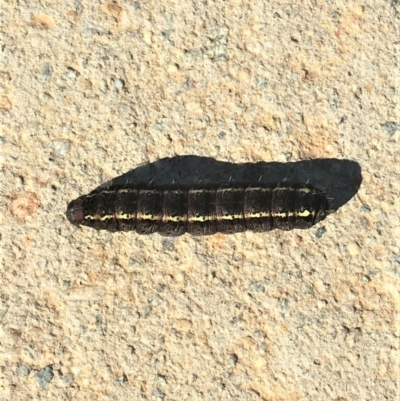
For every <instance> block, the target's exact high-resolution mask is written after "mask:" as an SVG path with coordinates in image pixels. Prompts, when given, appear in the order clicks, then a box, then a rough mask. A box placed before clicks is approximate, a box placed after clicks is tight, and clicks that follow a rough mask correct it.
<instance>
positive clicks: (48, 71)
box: [40, 63, 53, 77]
mask: <svg viewBox="0 0 400 401" xmlns="http://www.w3.org/2000/svg"><path fill="white" fill-rule="evenodd" d="M40 73H41V74H42V75H44V76H45V77H51V76H52V74H53V67H52V66H51V64H49V63H45V64H43V66H42V68H41V69H40Z"/></svg>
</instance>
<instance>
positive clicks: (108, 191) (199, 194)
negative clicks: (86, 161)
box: [66, 183, 331, 236]
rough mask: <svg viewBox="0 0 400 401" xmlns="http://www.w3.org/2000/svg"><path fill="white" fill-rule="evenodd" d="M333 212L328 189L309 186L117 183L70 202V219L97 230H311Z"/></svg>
mask: <svg viewBox="0 0 400 401" xmlns="http://www.w3.org/2000/svg"><path fill="white" fill-rule="evenodd" d="M330 212H331V210H330V207H329V201H328V198H327V196H326V195H325V193H324V192H323V191H321V190H319V189H317V188H314V187H312V186H311V185H308V184H292V185H290V184H288V183H280V184H276V185H273V186H263V185H255V186H249V185H246V186H234V185H230V184H225V185H220V186H215V187H199V188H197V187H193V188H176V187H174V186H170V187H154V188H152V187H149V186H147V187H146V186H143V187H138V186H134V185H129V184H128V185H113V186H110V187H108V188H99V189H96V190H94V191H92V192H90V193H89V194H87V195H84V196H81V197H79V198H77V199H75V200H73V201H72V202H70V203H69V205H68V207H67V212H66V216H67V219H68V220H69V221H70V222H71V223H72V224H74V225H76V226H79V225H83V226H89V227H92V228H94V229H96V230H108V231H111V232H115V231H132V230H136V232H137V233H139V234H151V233H155V232H158V233H159V234H161V235H165V236H178V235H182V234H184V233H186V232H187V233H190V234H192V235H210V234H215V233H216V232H221V233H227V234H230V233H238V232H242V231H245V230H251V231H255V232H262V231H270V230H273V229H280V230H292V229H307V228H310V227H312V226H313V225H314V224H316V223H318V222H319V221H321V220H323V219H325V217H326V216H327V215H328V214H329V213H330Z"/></svg>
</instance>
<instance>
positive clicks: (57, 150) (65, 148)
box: [52, 138, 71, 157]
mask: <svg viewBox="0 0 400 401" xmlns="http://www.w3.org/2000/svg"><path fill="white" fill-rule="evenodd" d="M52 146H53V155H54V156H59V157H64V156H66V155H67V154H68V153H69V151H70V149H71V141H70V140H68V139H61V138H60V139H55V140H54V141H53V142H52Z"/></svg>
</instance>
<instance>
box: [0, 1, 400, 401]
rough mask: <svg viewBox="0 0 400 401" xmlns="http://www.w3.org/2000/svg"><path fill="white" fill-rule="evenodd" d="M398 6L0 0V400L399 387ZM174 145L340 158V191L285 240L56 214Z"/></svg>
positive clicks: (251, 158) (325, 395)
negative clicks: (348, 188) (352, 186)
mask: <svg viewBox="0 0 400 401" xmlns="http://www.w3.org/2000/svg"><path fill="white" fill-rule="evenodd" d="M399 12H400V3H399V2H398V1H395V0H393V1H383V0H381V1H378V0H376V1H373V0H366V1H362V2H361V1H340V0H338V1H332V0H315V1H303V2H287V1H282V0H275V1H268V2H267V1H261V0H255V1H253V0H252V1H247V0H225V1H224V0H217V1H207V2H206V1H192V2H182V1H176V0H172V1H170V0H166V1H162V2H161V1H151V0H150V1H127V0H126V1H124V0H122V1H121V0H116V1H107V0H106V1H94V2H90V1H85V0H66V1H62V2H61V1H55V0H43V1H39V0H33V1H29V2H27V1H18V0H3V1H2V2H1V3H0V146H1V147H0V166H1V172H0V185H1V188H0V189H1V193H0V257H1V266H0V269H1V270H0V367H1V369H0V400H1V401H3V400H18V401H23V400H74V401H78V400H164V401H169V400H227V401H228V400H265V401H307V400H312V401H314V400H315V401H353V400H368V401H369V400H395V399H396V397H399V377H400V376H399V373H400V369H399V337H400V330H399V327H400V326H399V309H400V298H399V268H400V243H399V242H400V241H399V239H400V218H399V215H400V213H399V210H400V201H399V193H400V180H399V178H400V168H399V166H400V147H399V136H400V96H399V88H400V73H399V54H400V48H399V37H400V32H399V26H400V18H399ZM177 155H180V156H182V155H192V156H196V157H199V158H201V157H204V158H206V159H204V160H215V161H216V162H217V161H218V162H219V161H221V162H229V163H232V166H235V165H241V164H242V163H256V162H260V161H263V162H267V163H269V162H273V161H275V162H281V163H287V162H290V163H292V162H297V161H300V160H309V159H321V158H322V159H325V158H329V159H346V160H351V161H353V162H354V163H357V165H358V166H359V167H360V174H361V176H362V182H361V185H360V187H359V189H358V188H357V189H358V190H357V191H355V192H354V194H353V195H354V196H352V197H351V199H348V200H347V201H346V202H345V203H344V204H343V205H342V206H341V207H340V208H339V209H338V211H337V212H336V213H334V214H332V215H331V216H329V217H328V219H326V220H325V221H323V222H322V223H320V224H318V225H317V226H315V227H313V228H312V229H310V230H307V231H291V232H278V231H273V232H269V233H261V234H256V233H252V232H246V233H240V234H239V233H238V234H233V235H221V234H217V235H214V236H210V237H191V236H189V235H184V236H181V237H177V238H166V237H161V236H160V235H158V234H154V235H151V236H139V235H137V234H136V233H134V232H132V233H116V234H110V233H107V232H96V231H94V230H91V229H87V228H77V227H74V226H72V225H71V224H69V223H68V221H67V220H66V218H65V210H66V206H67V203H68V202H69V201H70V200H72V199H74V198H76V197H77V196H79V195H81V194H85V193H88V192H89V191H91V190H93V189H94V188H96V187H97V186H99V185H101V184H103V183H105V182H108V181H110V180H113V179H115V178H116V177H120V176H121V175H123V174H125V173H127V172H129V171H131V170H134V169H135V168H137V167H138V166H142V167H144V168H145V167H146V166H153V165H154V162H156V163H157V162H158V161H159V160H160V159H164V158H166V157H175V156H177ZM196 160H200V161H201V160H202V159H196ZM293 165H294V166H296V164H293ZM232 168H233V167H232ZM188 169H189V171H185V174H187V175H188V176H193V180H197V181H198V182H201V181H202V180H204V181H206V180H207V177H204V176H202V174H198V170H193V171H191V170H190V166H189V167H188ZM336 173H337V171H336ZM340 173H341V174H342V173H343V174H344V175H346V171H340ZM294 174H295V173H294ZM177 175H179V174H178V173H177ZM228 175H229V174H228V173H227V177H226V179H227V180H229V178H230V177H228ZM349 175H351V174H350V172H349ZM258 178H259V177H254V179H255V180H257V179H258ZM168 179H170V180H171V182H172V181H174V180H175V179H176V177H174V176H172V177H169V178H168ZM320 184H321V185H322V186H323V185H324V182H320Z"/></svg>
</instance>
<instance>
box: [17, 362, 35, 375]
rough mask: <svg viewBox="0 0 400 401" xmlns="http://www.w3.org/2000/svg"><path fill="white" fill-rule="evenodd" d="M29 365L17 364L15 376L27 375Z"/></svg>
mask: <svg viewBox="0 0 400 401" xmlns="http://www.w3.org/2000/svg"><path fill="white" fill-rule="evenodd" d="M31 370H32V369H31V367H30V366H28V365H25V364H21V365H19V366H18V369H17V376H18V377H26V376H28V375H29V373H30V372H31Z"/></svg>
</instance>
